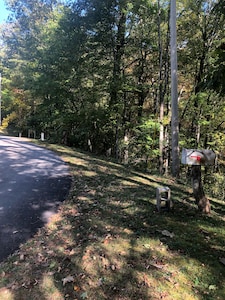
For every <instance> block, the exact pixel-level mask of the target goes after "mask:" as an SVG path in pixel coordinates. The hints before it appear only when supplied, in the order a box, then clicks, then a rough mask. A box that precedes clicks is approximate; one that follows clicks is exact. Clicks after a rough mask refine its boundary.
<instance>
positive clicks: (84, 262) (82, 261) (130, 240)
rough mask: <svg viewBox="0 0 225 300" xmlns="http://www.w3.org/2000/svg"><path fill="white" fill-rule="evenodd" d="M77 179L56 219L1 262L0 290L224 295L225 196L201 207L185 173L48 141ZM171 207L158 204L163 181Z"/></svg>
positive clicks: (98, 295)
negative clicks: (175, 174)
mask: <svg viewBox="0 0 225 300" xmlns="http://www.w3.org/2000/svg"><path fill="white" fill-rule="evenodd" d="M46 146H47V147H48V148H50V149H51V150H53V151H57V152H58V153H59V154H60V155H61V157H62V158H63V160H65V161H66V162H67V163H68V164H69V165H70V168H71V174H72V176H73V186H72V188H71V191H70V195H69V197H68V199H67V200H66V201H65V202H64V203H63V204H62V205H61V207H60V209H59V212H58V213H57V214H56V215H54V216H53V217H52V219H51V222H50V223H48V224H47V225H46V226H45V227H44V228H41V229H40V230H39V232H38V233H37V234H36V235H35V236H34V237H33V238H32V239H30V240H28V241H27V243H25V244H23V245H21V247H20V249H19V250H18V251H17V252H16V253H15V254H13V255H12V256H10V257H9V258H8V259H6V260H5V261H4V262H2V263H1V264H0V299H1V300H20V299H21V300H30V299H32V300H35V299H42V300H63V299H71V300H72V299H73V300H74V299H90V300H102V299H113V300H119V299H120V300H126V299H135V300H137V299H139V300H141V299H142V300H145V299H146V300H147V299H148V300H149V299H154V300H157V299H165V300H176V299H183V300H191V299H193V300H201V299H202V300H203V299H204V300H216V299H217V300H223V299H224V297H225V265H224V264H225V226H224V225H225V224H224V223H225V217H224V211H225V203H224V201H218V200H216V199H213V198H211V199H210V201H211V205H212V212H211V214H210V215H201V214H199V213H198V210H197V207H196V205H195V203H194V199H193V197H192V190H191V188H190V187H189V185H188V182H187V181H186V180H183V181H179V183H177V182H175V181H174V180H173V179H171V178H170V177H161V176H157V175H154V174H150V173H147V172H146V173H141V172H138V171H135V170H133V169H129V168H127V167H126V166H124V165H120V164H118V163H114V162H112V161H108V160H105V159H101V158H99V157H98V158H97V157H95V156H92V155H90V154H87V153H85V152H81V151H78V150H74V149H71V148H68V147H63V146H57V145H47V144H46ZM165 185H166V186H169V187H170V188H171V192H172V200H173V203H174V208H173V210H172V211H170V212H168V211H163V212H161V213H158V212H157V210H156V198H155V191H156V187H157V186H165Z"/></svg>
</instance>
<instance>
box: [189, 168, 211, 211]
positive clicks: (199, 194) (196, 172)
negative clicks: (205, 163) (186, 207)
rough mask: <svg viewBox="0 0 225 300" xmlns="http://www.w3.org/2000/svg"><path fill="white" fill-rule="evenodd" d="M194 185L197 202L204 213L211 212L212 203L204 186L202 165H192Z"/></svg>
mask: <svg viewBox="0 0 225 300" xmlns="http://www.w3.org/2000/svg"><path fill="white" fill-rule="evenodd" d="M191 173H192V187H193V194H194V197H195V201H196V204H197V205H198V209H199V211H201V212H202V213H206V214H208V213H210V203H209V200H208V199H207V197H206V196H205V193H204V190H203V186H202V176H201V166H192V170H191Z"/></svg>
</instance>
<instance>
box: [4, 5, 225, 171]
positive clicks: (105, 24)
mask: <svg viewBox="0 0 225 300" xmlns="http://www.w3.org/2000/svg"><path fill="white" fill-rule="evenodd" d="M6 3H7V6H8V8H9V9H10V11H11V15H10V17H9V19H8V21H7V23H6V24H4V26H2V27H1V52H0V58H1V66H0V68H1V73H2V77H3V85H2V116H3V125H4V126H5V127H8V128H9V129H13V130H14V131H17V132H22V133H23V134H24V135H26V134H27V131H28V129H35V130H36V132H37V134H40V133H41V132H44V133H45V135H46V137H47V138H48V139H51V140H52V141H55V142H60V143H64V144H67V145H70V146H75V147H80V148H82V149H85V150H89V151H92V152H94V153H98V154H106V155H112V156H114V157H115V158H117V159H118V160H120V161H122V162H124V163H127V164H132V165H136V166H139V167H143V168H148V169H154V168H158V167H159V165H160V171H161V173H162V172H167V171H168V170H169V167H170V161H171V155H170V152H171V143H170V140H171V96H170V54H169V53H170V52H169V39H170V26H169V24H170V22H169V17H170V14H169V11H170V4H169V2H168V1H163V0H161V1H160V0H157V1H149V0H140V1H134V0H132V1H129V0H102V1H97V0H77V1H72V0H71V1H60V0H37V1H30V0H19V1H14V0H7V1H6ZM224 15H225V10H224V3H223V1H216V0H215V1H211V0H210V1H209V0H208V1H202V0H198V1H196V0H187V1H186V0H185V1H184V0H183V1H179V0H177V54H178V100H179V130H180V133H179V135H180V141H179V143H180V146H181V147H186V148H197V147H198V148H213V149H214V150H215V151H217V152H218V153H223V152H224V144H225V137H224V128H225V119H224V118H225V106H224V91H225V81H224V78H225V68H224V59H225V46H224V45H225V33H224V32H225V31H224V24H225V23H224Z"/></svg>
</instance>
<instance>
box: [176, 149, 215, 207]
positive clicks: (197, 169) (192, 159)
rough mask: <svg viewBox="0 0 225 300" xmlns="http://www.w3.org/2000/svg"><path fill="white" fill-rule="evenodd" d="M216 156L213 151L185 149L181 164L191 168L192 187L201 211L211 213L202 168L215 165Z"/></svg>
mask: <svg viewBox="0 0 225 300" xmlns="http://www.w3.org/2000/svg"><path fill="white" fill-rule="evenodd" d="M215 159H216V154H215V152H214V151H212V150H206V149H204V150H198V149H183V150H182V158H181V163H182V164H185V165H190V166H191V177H192V187H193V194H194V197H195V201H196V203H197V205H198V208H199V210H200V211H202V212H204V213H210V203H209V200H208V199H207V197H206V196H205V193H204V190H203V185H202V174H201V166H202V165H205V166H209V165H214V163H215Z"/></svg>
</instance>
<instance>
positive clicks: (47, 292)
mask: <svg viewBox="0 0 225 300" xmlns="http://www.w3.org/2000/svg"><path fill="white" fill-rule="evenodd" d="M41 292H42V293H43V294H44V296H45V299H46V300H53V299H54V300H64V297H63V295H62V294H61V293H60V291H59V290H58V289H57V287H56V286H55V283H54V278H53V277H52V276H50V275H46V274H44V276H43V279H42V283H41Z"/></svg>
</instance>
